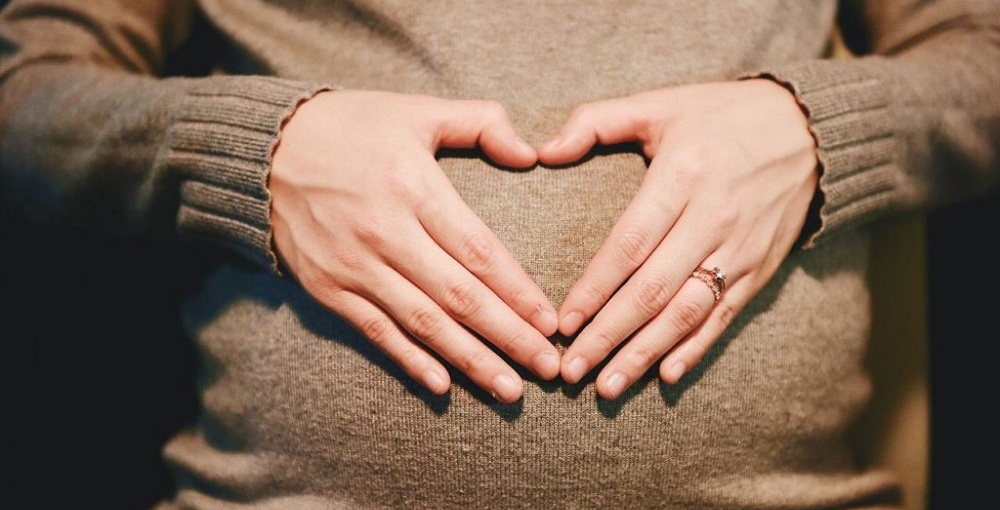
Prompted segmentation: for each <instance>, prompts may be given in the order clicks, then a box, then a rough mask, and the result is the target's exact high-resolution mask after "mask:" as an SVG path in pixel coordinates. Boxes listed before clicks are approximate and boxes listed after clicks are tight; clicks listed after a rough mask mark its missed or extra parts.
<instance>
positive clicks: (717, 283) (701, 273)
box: [691, 266, 726, 303]
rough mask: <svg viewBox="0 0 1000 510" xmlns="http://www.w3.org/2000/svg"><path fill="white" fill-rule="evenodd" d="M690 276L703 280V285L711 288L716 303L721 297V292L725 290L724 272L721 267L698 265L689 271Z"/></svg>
mask: <svg viewBox="0 0 1000 510" xmlns="http://www.w3.org/2000/svg"><path fill="white" fill-rule="evenodd" d="M691 276H693V277H695V278H697V279H699V280H701V281H703V282H705V285H708V287H709V288H710V289H712V295H713V296H715V302H716V303H718V302H719V300H720V299H722V293H723V292H725V291H726V272H725V271H724V270H723V269H722V268H721V267H719V266H715V267H713V268H712V269H705V268H704V267H699V268H698V269H695V270H694V272H693V273H691Z"/></svg>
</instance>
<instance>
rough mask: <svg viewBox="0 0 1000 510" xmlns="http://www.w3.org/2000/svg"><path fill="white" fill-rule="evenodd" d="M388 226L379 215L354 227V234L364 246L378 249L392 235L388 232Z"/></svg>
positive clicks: (385, 244) (386, 242)
mask: <svg viewBox="0 0 1000 510" xmlns="http://www.w3.org/2000/svg"><path fill="white" fill-rule="evenodd" d="M389 231H390V230H389V227H388V226H387V225H386V223H385V222H384V221H382V220H381V219H380V218H379V217H377V216H375V217H373V218H371V219H370V220H369V221H366V222H364V223H361V224H359V225H358V226H356V227H355V228H354V235H355V236H357V238H358V240H359V241H361V242H362V243H363V244H364V245H365V246H369V247H371V248H374V249H375V250H379V249H382V248H385V247H386V246H387V245H388V244H389V242H390V240H391V238H392V236H391V235H390V234H389Z"/></svg>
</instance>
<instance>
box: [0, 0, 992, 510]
mask: <svg viewBox="0 0 1000 510" xmlns="http://www.w3.org/2000/svg"><path fill="white" fill-rule="evenodd" d="M859 5H860V6H861V8H862V9H864V12H863V14H864V15H863V16H858V17H857V19H866V20H868V25H866V27H865V28H866V29H867V30H868V33H869V35H870V36H871V41H870V43H871V44H870V48H869V49H870V50H871V52H872V53H871V54H861V55H859V56H858V57H857V58H855V59H850V60H832V59H830V58H829V57H830V56H831V55H830V48H831V35H832V33H833V31H834V29H835V27H836V22H837V19H838V18H837V12H838V5H837V3H836V2H834V1H832V0H819V1H814V2H801V1H798V0H753V1H751V0H707V1H681V2H654V1H644V0H639V1H635V2H627V3H626V2H613V3H586V4H584V3H582V2H569V1H561V2H534V1H529V0H511V1H508V2H503V3H502V5H501V4H498V3H489V2H461V3H456V2H448V1H444V0H426V1H420V2H413V1H408V0H407V1H404V0H381V1H376V0H359V1H355V2H333V1H329V2H320V1H293V0H270V1H265V0H200V1H184V0H182V1H176V2H167V1H165V0H148V1H145V2H125V1H115V0H88V1H87V2H77V1H72V0H45V1H42V0H23V1H18V0H15V1H14V2H12V3H11V4H10V5H9V7H8V8H7V9H5V10H4V11H3V16H2V22H0V52H2V53H0V56H2V60H0V80H2V81H0V144H2V149H3V150H2V153H0V158H2V159H0V164H2V174H0V175H2V184H3V186H0V189H2V190H3V193H4V194H5V196H7V197H10V198H11V200H12V201H15V202H17V203H18V204H19V206H20V207H21V208H22V209H23V210H24V211H26V212H30V213H32V214H35V215H37V216H39V217H45V218H50V219H53V220H55V221H72V222H74V223H79V224H82V225H85V226H87V227H89V228H102V229H108V230H113V231H120V230H123V229H125V230H128V231H131V232H137V233H139V234H142V235H166V236H173V237H177V238H185V239H193V240H196V241H197V242H206V243H212V244H215V245H219V246H225V247H227V248H229V249H230V251H231V253H232V254H233V257H232V258H230V259H225V260H222V261H221V262H220V263H219V265H218V266H217V267H215V268H214V270H213V271H212V272H211V273H210V275H209V278H207V279H206V280H205V282H204V283H203V285H202V286H201V287H200V288H199V289H197V291H196V292H195V293H194V294H192V295H191V296H190V297H189V298H188V299H187V300H186V301H185V303H184V306H183V307H182V310H181V312H182V318H183V321H184V326H185V328H186V331H188V332H189V333H190V335H191V339H192V341H194V342H195V343H196V345H197V348H198V353H199V362H200V370H199V380H198V382H199V391H200V397H201V404H202V413H201V415H200V417H199V420H198V422H197V423H196V424H194V425H193V426H192V428H191V429H190V430H184V431H178V434H177V435H176V436H175V437H174V438H173V439H172V440H171V441H169V443H168V444H166V445H165V448H164V458H165V460H166V461H167V462H168V463H169V465H170V466H171V468H172V469H173V470H174V472H175V473H176V476H177V481H178V487H179V491H178V493H177V495H176V497H175V498H174V499H172V500H171V501H165V502H163V505H162V506H163V508H164V509H172V508H185V509H233V508H241V509H253V510H261V509H288V508H295V509H387V508H401V509H453V508H462V509H473V508H486V509H492V508H504V509H511V508H524V509H532V510H545V509H559V510H566V509H590V508H667V509H687V508H705V509H728V508H733V509H737V508H738V509H758V508H760V509H762V508H795V509H805V508H898V507H899V505H900V494H899V487H898V484H897V481H896V479H895V477H894V476H893V474H892V473H887V472H883V471H880V470H877V469H872V468H870V467H869V466H863V465H861V464H859V463H858V462H857V460H856V458H855V455H854V452H853V450H852V446H851V444H850V442H849V441H848V439H849V436H850V432H851V428H852V427H853V426H854V425H855V423H856V420H857V417H858V416H859V414H860V413H862V412H864V410H865V408H866V406H867V405H868V402H869V397H870V395H871V390H872V388H871V381H870V379H869V374H868V372H867V371H866V368H865V366H864V359H865V355H866V352H867V347H868V345H867V344H868V340H869V328H870V308H869V299H870V295H869V288H868V275H867V274H866V268H867V264H868V258H869V247H870V239H869V232H868V229H867V227H868V226H869V225H872V224H873V223H874V222H876V221H879V220H880V219H882V218H885V217H886V216H888V215H891V214H894V213H896V212H900V211H904V210H908V209H910V210H912V209H921V208H928V207H932V206H935V205H939V204H945V203H948V202H951V201H956V200H960V199H962V198H965V197H969V196H972V195H974V194H976V193H980V192H982V191H983V190H985V189H988V188H989V187H991V186H995V185H996V182H997V181H998V174H1000V172H998V171H997V166H998V164H997V161H998V160H997V155H996V147H998V146H1000V143H998V140H1000V134H998V133H1000V101H998V100H997V88H996V83H998V77H1000V64H998V63H1000V45H998V44H997V40H996V36H995V33H996V31H997V29H998V27H1000V21H998V19H1000V14H998V11H1000V9H998V7H997V5H996V2H995V1H993V0H981V1H937V2H918V1H916V0H913V1H910V0H892V1H885V2H874V1H873V2H861V3H860V4H859ZM852 19H854V18H852ZM854 28H856V27H854ZM205 33H208V34H211V37H209V39H208V40H207V41H208V42H201V43H198V42H197V41H196V43H195V44H193V45H192V44H191V43H190V42H188V39H187V36H188V35H189V34H205ZM199 44H201V45H199ZM178 55H186V57H187V58H190V59H191V60H190V61H185V62H186V63H188V64H191V65H190V66H189V67H190V68H192V69H200V70H201V71H202V72H201V73H200V74H198V73H192V75H190V76H173V75H171V74H170V72H169V70H170V69H172V68H173V66H172V65H171V63H172V62H174V63H176V60H173V59H176V58H177V56H178ZM751 76H752V77H763V78H767V79H772V80H775V81H776V82H778V83H781V84H783V85H785V86H786V87H788V89H789V91H790V92H791V93H792V94H793V95H794V97H795V98H796V100H798V101H799V104H800V105H801V106H802V108H803V111H804V112H806V114H807V116H808V118H809V122H810V128H811V130H812V133H813V135H814V137H815V139H816V142H817V146H818V149H819V159H820V169H819V170H820V171H821V172H822V177H821V179H820V186H819V189H818V190H817V195H816V196H817V201H816V208H815V210H814V211H813V212H814V214H813V216H812V217H811V218H810V223H809V224H810V230H809V231H808V232H806V234H807V235H806V236H805V237H804V240H803V244H802V246H801V248H803V249H797V250H795V251H794V252H793V253H792V254H791V255H790V256H789V257H788V259H787V260H786V261H785V263H784V264H783V265H782V266H781V267H780V268H779V270H778V272H777V274H776V275H775V277H774V278H773V279H772V280H771V281H770V282H769V283H768V285H767V286H766V287H765V288H764V289H763V290H762V291H761V293H760V294H759V295H758V296H756V297H755V298H754V300H753V301H751V302H750V304H749V305H748V306H747V308H746V309H745V310H744V311H743V312H742V313H741V314H740V315H739V316H738V317H737V318H736V319H735V321H734V323H733V324H732V325H731V327H730V328H729V329H728V330H727V331H726V332H725V333H724V335H723V336H722V338H721V339H720V340H719V342H718V343H717V344H716V345H715V346H714V347H713V348H712V350H711V351H710V352H709V353H708V355H707V356H706V358H705V359H704V360H703V362H702V363H701V364H699V365H698V366H696V367H694V368H693V370H692V371H691V372H690V373H688V374H686V375H685V377H684V379H683V380H682V382H681V383H680V384H677V385H673V386H670V385H665V384H663V383H660V382H659V380H658V378H657V376H656V373H655V371H653V372H651V373H649V374H647V377H645V378H644V379H643V380H641V381H639V382H638V383H637V384H636V385H635V386H634V387H632V388H631V389H630V390H629V391H628V392H627V393H626V394H625V395H624V396H623V397H621V398H620V399H617V400H615V401H604V400H601V399H599V398H598V397H597V395H596V392H595V391H594V388H593V379H592V377H591V378H586V379H584V380H583V381H582V382H581V383H579V384H576V385H567V384H564V383H563V382H561V381H558V380H557V381H553V382H542V381H538V380H535V379H534V378H533V377H532V376H531V375H530V374H529V373H527V372H525V373H524V374H523V375H524V377H525V378H526V380H527V384H526V388H525V395H524V398H523V399H522V400H521V401H519V402H518V403H516V404H512V405H500V404H497V403H496V402H495V401H494V400H493V399H492V398H490V397H489V395H485V394H483V392H482V391H481V390H479V389H477V388H475V387H474V386H473V385H471V384H469V382H468V381H467V380H466V379H465V378H464V377H463V376H462V375H461V374H459V373H457V372H453V374H452V376H453V378H454V380H455V381H456V384H455V385H454V387H453V389H452V391H451V392H450V393H449V394H447V395H445V396H435V395H432V394H430V393H429V392H427V391H425V390H423V389H422V388H421V387H420V386H419V385H417V384H416V383H415V382H414V381H412V380H410V379H409V378H408V377H407V376H406V375H405V374H404V373H403V372H402V371H401V370H400V369H399V368H398V367H397V366H395V365H394V364H393V363H391V362H390V361H389V360H388V359H387V358H385V356H383V355H382V354H381V353H380V352H379V351H378V350H377V349H375V348H374V347H373V346H372V345H371V344H370V343H369V342H367V341H366V340H365V339H364V338H362V337H361V336H360V335H359V334H358V333H357V332H356V331H354V330H353V329H352V328H351V327H349V326H348V325H347V323H346V322H344V321H343V320H341V319H340V318H338V317H337V316H335V315H333V314H331V313H330V312H329V311H328V310H326V309H325V308H323V307H321V306H319V305H318V304H317V303H316V302H315V301H314V300H313V299H312V298H311V297H309V296H308V295H306V294H305V293H304V292H303V291H302V290H301V288H300V287H299V286H297V285H296V284H295V282H294V281H292V280H291V279H290V278H287V277H284V276H282V275H280V274H279V272H278V271H277V267H276V265H275V260H276V259H275V255H274V253H273V250H272V248H271V245H270V243H271V226H270V220H269V208H270V199H269V193H268V191H267V176H268V170H269V166H270V157H271V154H272V152H273V149H274V147H275V144H276V143H278V142H279V134H280V127H281V125H282V122H283V121H285V120H287V118H288V117H289V116H290V115H292V114H294V110H295V107H296V106H297V105H299V104H301V102H302V101H304V100H307V99H308V98H309V97H311V96H312V95H313V94H315V93H317V92H318V91H321V90H327V89H330V88H347V89H350V88H357V89H376V90H390V91H398V92H411V93H422V94H432V95H437V96H442V97H448V98H473V99H492V100H496V101H499V102H500V103H501V104H503V105H504V106H505V107H506V108H507V110H508V113H509V114H510V117H511V119H512V120H513V121H514V123H515V125H516V127H517V128H518V130H519V132H521V134H523V135H524V136H525V137H526V138H527V139H528V141H529V142H532V143H539V142H541V141H544V140H545V139H547V138H548V137H549V136H551V135H552V134H553V133H554V132H555V131H556V130H557V129H558V127H559V125H560V124H561V123H562V122H563V121H564V120H565V118H566V116H567V115H568V114H569V113H570V111H572V108H573V107H574V106H576V105H577V104H579V103H581V102H587V101H594V100H600V99H607V98H613V97H619V96H623V95H626V94H631V93H635V92H640V91H644V90H649V89H655V88H659V87H668V86H672V85H679V84H688V83H696V82H705V81H713V80H735V79H740V78H746V77H751ZM330 84H335V86H334V85H330ZM439 161H440V164H441V167H442V169H443V170H444V171H445V173H446V174H447V175H448V177H449V178H450V179H451V181H452V182H453V184H454V185H455V188H456V189H457V190H458V192H459V193H460V194H461V196H462V197H463V198H464V199H465V200H466V201H467V203H468V204H469V206H470V207H471V208H472V209H473V210H474V211H475V212H476V213H477V214H479V215H480V217H482V218H483V220H484V221H485V222H486V224H487V225H488V226H489V227H490V228H492V229H493V230H494V231H495V232H496V233H497V235H498V237H499V238H500V239H501V240H502V241H503V242H504V243H505V244H506V245H507V246H508V248H509V249H510V251H511V252H512V253H513V255H514V256H515V258H516V259H517V260H518V261H519V262H520V263H521V264H522V265H523V266H524V268H525V269H526V271H527V272H528V274H529V275H530V276H531V277H532V278H534V279H535V281H537V282H538V283H539V285H540V286H541V288H542V289H543V290H544V291H545V293H546V294H547V295H548V296H549V298H550V299H551V300H552V301H553V303H554V304H556V305H557V306H558V304H559V303H561V302H562V300H563V299H564V298H565V295H566V293H567V292H568V290H569V288H570V286H571V285H572V283H573V282H574V281H575V280H576V279H577V278H578V277H579V276H580V274H581V273H582V272H583V269H584V267H586V265H587V263H588V262H589V261H590V260H591V258H592V257H593V255H594V253H595V252H596V250H597V248H598V246H599V245H600V243H601V241H602V240H603V239H604V237H605V236H606V235H607V233H608V232H609V231H610V229H611V227H612V225H613V224H614V222H615V220H616V219H617V218H618V216H619V215H620V214H621V212H622V211H623V210H624V209H625V207H626V206H627V205H628V203H629V201H630V199H631V198H632V196H634V194H635V192H636V190H637V189H638V187H639V185H640V183H641V182H642V178H643V175H644V172H645V170H646V163H645V161H644V159H643V158H642V157H641V155H640V154H637V153H634V152H630V151H628V150H618V149H611V150H595V151H593V152H592V153H591V154H588V155H587V157H586V158H583V159H582V160H581V161H580V162H579V163H577V164H573V165H569V166H567V167H565V168H545V167H541V166H538V167H534V168H531V169H528V170H523V171H512V170H509V169H504V168H499V167H496V166H495V165H493V164H491V163H490V162H489V161H488V160H486V158H484V157H482V156H481V155H479V154H477V153H476V152H475V151H469V152H467V153H462V154H452V153H449V154H442V155H441V156H440V158H439ZM248 262H249V263H248ZM151 270H155V268H151ZM552 340H553V342H555V343H556V344H557V345H558V346H559V347H560V348H563V347H564V346H565V345H566V344H567V342H569V341H571V340H572V339H567V338H562V337H558V336H556V337H554V338H553V339H552ZM594 373H595V374H596V371H595V372H594Z"/></svg>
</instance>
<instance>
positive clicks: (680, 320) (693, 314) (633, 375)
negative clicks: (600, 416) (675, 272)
mask: <svg viewBox="0 0 1000 510" xmlns="http://www.w3.org/2000/svg"><path fill="white" fill-rule="evenodd" d="M714 305H715V296H714V295H713V294H712V291H711V289H709V288H708V287H707V286H706V285H705V284H704V283H702V282H701V280H698V279H696V278H688V280H687V282H686V283H684V284H683V286H681V288H680V290H679V291H677V294H676V295H674V296H673V298H672V299H671V300H670V303H669V304H667V306H666V308H664V309H663V311H662V312H661V313H660V314H659V315H657V316H656V317H655V318H654V319H653V320H651V321H650V322H648V323H647V324H646V325H645V326H643V327H642V328H641V329H639V331H637V332H636V333H635V335H634V336H633V337H632V338H631V339H629V341H628V342H627V343H626V344H625V345H624V346H622V348H621V349H620V350H619V351H618V352H617V353H616V354H615V356H614V357H613V358H612V359H611V360H610V361H609V362H608V364H607V365H606V366H605V367H604V368H603V369H602V370H601V373H600V375H598V377H597V381H596V386H597V393H598V395H600V396H601V397H603V398H606V399H615V398H618V397H619V396H621V394H622V393H624V392H625V390H627V389H628V388H629V387H630V386H632V385H633V384H635V382H636V381H638V380H639V378H640V377H642V375H643V374H645V373H646V372H647V371H648V370H649V369H650V368H651V367H652V366H653V365H654V364H655V363H656V362H658V361H660V360H661V359H663V356H664V355H666V354H667V352H668V351H669V350H670V348H671V347H673V346H674V345H675V344H676V343H677V342H678V341H680V340H681V339H682V338H684V337H685V336H686V335H688V333H690V332H691V331H692V330H695V329H696V328H698V327H700V326H701V325H702V324H703V322H704V321H705V320H706V318H707V317H709V315H710V314H711V313H712V311H713V306H714Z"/></svg>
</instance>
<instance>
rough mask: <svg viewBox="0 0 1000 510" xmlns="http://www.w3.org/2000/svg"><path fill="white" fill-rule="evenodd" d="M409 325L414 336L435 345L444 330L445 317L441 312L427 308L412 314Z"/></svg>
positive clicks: (419, 309) (418, 309)
mask: <svg viewBox="0 0 1000 510" xmlns="http://www.w3.org/2000/svg"><path fill="white" fill-rule="evenodd" d="M407 324H408V325H409V330H410V333H413V336H415V337H417V338H419V339H420V340H421V341H423V342H426V343H433V342H434V340H435V339H437V338H438V337H439V336H440V334H441V332H442V331H443V330H444V317H443V316H442V314H441V312H440V311H438V310H435V309H434V308H432V307H428V306H425V307H421V308H417V309H416V310H414V311H413V312H411V313H410V317H409V320H408V321H407Z"/></svg>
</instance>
